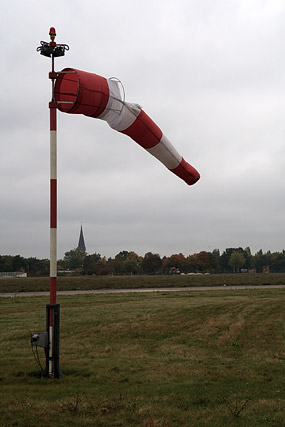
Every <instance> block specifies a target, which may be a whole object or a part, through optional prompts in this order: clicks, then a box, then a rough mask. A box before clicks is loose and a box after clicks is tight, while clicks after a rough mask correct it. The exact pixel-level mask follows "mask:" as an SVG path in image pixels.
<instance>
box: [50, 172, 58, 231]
mask: <svg viewBox="0 0 285 427" xmlns="http://www.w3.org/2000/svg"><path fill="white" fill-rule="evenodd" d="M56 227H57V180H56V179H51V180H50V228H56Z"/></svg>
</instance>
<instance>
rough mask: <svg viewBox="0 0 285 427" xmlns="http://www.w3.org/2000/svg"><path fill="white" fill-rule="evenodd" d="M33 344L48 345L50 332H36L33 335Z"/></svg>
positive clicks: (38, 345)
mask: <svg viewBox="0 0 285 427" xmlns="http://www.w3.org/2000/svg"><path fill="white" fill-rule="evenodd" d="M31 344H32V345H35V346H37V347H44V348H47V347H48V333H47V332H34V333H32V335H31Z"/></svg>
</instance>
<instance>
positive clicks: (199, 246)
mask: <svg viewBox="0 0 285 427" xmlns="http://www.w3.org/2000/svg"><path fill="white" fill-rule="evenodd" d="M78 5H79V3H78V2H77V1H75V0H74V1H71V0H69V1H67V0H59V1H58V2H57V5H56V13H55V11H54V10H53V8H47V7H46V5H44V4H41V3H39V2H36V1H32V0H31V1H29V2H21V1H19V0H15V1H14V2H13V4H12V3H11V2H4V4H3V6H2V16H3V22H2V26H1V29H0V36H1V40H2V58H3V61H4V66H2V69H1V83H0V84H1V93H2V94H3V99H2V103H1V107H0V108H1V114H0V125H1V126H0V135H1V156H0V179H1V187H0V198H1V205H0V206H1V207H0V218H1V222H0V224H1V228H0V253H1V254H5V253H10V254H17V253H20V254H21V255H22V256H37V257H39V258H41V257H48V256H49V243H48V236H49V229H48V227H49V217H48V216H49V206H48V205H49V111H48V102H49V100H50V96H51V85H50V81H49V79H48V72H49V71H50V67H51V64H50V60H49V59H47V58H45V57H43V56H41V55H39V53H37V52H36V47H37V46H39V43H40V40H46V41H48V30H49V27H50V26H55V28H56V30H57V41H58V42H60V43H67V44H69V45H70V50H69V51H68V52H67V53H66V56H65V57H63V58H58V59H57V60H56V69H62V68H64V67H67V66H71V67H74V68H79V69H82V70H85V71H89V72H95V73H97V74H100V75H103V76H105V77H111V76H116V77H118V78H120V80H121V81H122V83H123V85H124V89H125V93H126V99H127V100H128V101H131V102H138V103H140V104H141V105H143V107H144V109H145V111H146V112H147V114H149V116H150V117H151V118H152V119H153V120H155V121H156V123H157V124H158V125H159V126H160V127H161V129H162V130H163V132H164V133H165V134H166V135H167V137H168V138H169V139H170V140H171V142H172V143H173V144H174V146H175V147H176V148H177V150H178V151H179V152H180V153H181V154H182V155H183V156H184V157H185V159H186V160H187V161H189V162H190V163H191V164H193V165H194V166H195V167H196V168H197V169H198V170H199V172H200V173H201V180H200V181H199V182H198V183H197V184H196V185H195V186H193V187H188V186H187V185H186V184H185V183H184V182H183V181H181V180H179V179H178V178H177V177H175V176H174V175H173V174H171V173H170V172H169V171H167V169H166V168H165V167H164V166H163V165H161V164H160V163H159V162H158V161H157V160H156V159H154V158H152V157H151V156H150V155H149V154H148V153H146V152H145V151H144V150H142V149H141V148H140V147H139V146H138V145H137V144H136V143H134V142H133V141H132V140H131V139H129V138H128V137H126V136H125V135H121V134H119V133H118V132H115V131H113V130H112V129H110V128H109V127H108V125H107V124H106V123H103V122H101V121H99V120H93V119H90V118H86V117H83V116H72V115H68V114H66V115H64V114H62V113H59V114H58V195H59V200H58V237H59V238H58V246H59V251H58V252H59V257H62V256H63V255H64V252H66V251H67V250H69V249H71V248H73V247H75V246H77V243H78V237H79V229H80V224H81V222H82V223H83V228H84V234H85V240H86V244H87V250H88V251H89V253H92V252H94V251H95V250H96V251H97V252H99V253H101V254H102V255H106V256H114V255H115V254H116V253H118V252H119V251H120V250H122V249H126V250H135V251H136V252H137V253H139V254H141V255H143V254H144V253H145V252H147V251H153V252H158V253H160V255H171V254H172V253H175V252H183V253H184V254H185V255H187V254H189V253H193V252H197V251H199V250H213V249H214V248H220V250H223V249H225V248H226V247H235V246H242V247H246V246H249V247H250V248H251V249H252V251H255V250H258V249H260V248H262V249H263V250H268V249H270V250H282V249H283V247H284V243H283V238H282V236H283V231H284V230H283V229H284V225H283V223H284V220H283V217H284V202H283V197H282V194H283V192H284V184H283V183H284V179H283V170H284V160H283V159H284V143H283V140H284V131H285V129H284V127H285V125H284V120H283V111H284V100H283V98H284V97H282V93H283V91H284V86H285V81H284V73H283V68H284V59H283V46H282V41H283V39H284V32H285V30H284V25H283V22H284V14H285V6H284V3H283V2H281V1H276V2H268V1H263V0H260V1H259V0H255V1H251V2H248V1H246V0H242V1H235V0H232V1H225V0H218V1H215V2H212V1H210V0H200V1H195V0H191V1H186V0H175V1H172V0H167V1H162V0H157V1H155V2H154V1H151V0H146V1H145V2H138V1H130V0H124V1H121V2H117V1H115V0H110V1H109V2H107V3H104V4H99V3H97V2H93V1H91V0H83V1H81V2H80V7H79V6H78ZM15 10H17V13H15Z"/></svg>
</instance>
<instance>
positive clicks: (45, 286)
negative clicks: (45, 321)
mask: <svg viewBox="0 0 285 427" xmlns="http://www.w3.org/2000/svg"><path fill="white" fill-rule="evenodd" d="M57 283H58V290H62V291H65V290H75V289H83V290H86V289H110V288H117V289H123V288H128V289H132V288H149V287H151V288H159V287H177V286H179V287H186V286H223V285H224V284H226V285H237V286H238V285H285V273H283V274H282V273H273V274H209V275H201V276H199V275H195V276H167V275H164V276H71V277H66V276H62V277H58V279H57ZM48 290H49V278H48V277H28V278H0V293H3V292H29V291H48Z"/></svg>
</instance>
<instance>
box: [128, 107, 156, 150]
mask: <svg viewBox="0 0 285 427" xmlns="http://www.w3.org/2000/svg"><path fill="white" fill-rule="evenodd" d="M121 133H124V134H125V135H128V136H130V137H131V138H132V139H133V140H134V141H136V142H137V143H138V144H139V145H140V146H141V147H143V148H152V147H154V146H155V145H156V144H158V143H159V141H160V140H161V138H162V131H161V130H160V128H159V127H158V126H157V125H156V124H155V123H154V121H153V120H151V118H150V117H149V116H148V115H147V114H146V113H145V112H144V111H143V110H141V112H140V114H139V115H138V117H137V118H136V120H135V121H134V123H133V124H132V125H131V126H130V127H128V128H127V129H125V130H123V131H121Z"/></svg>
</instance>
